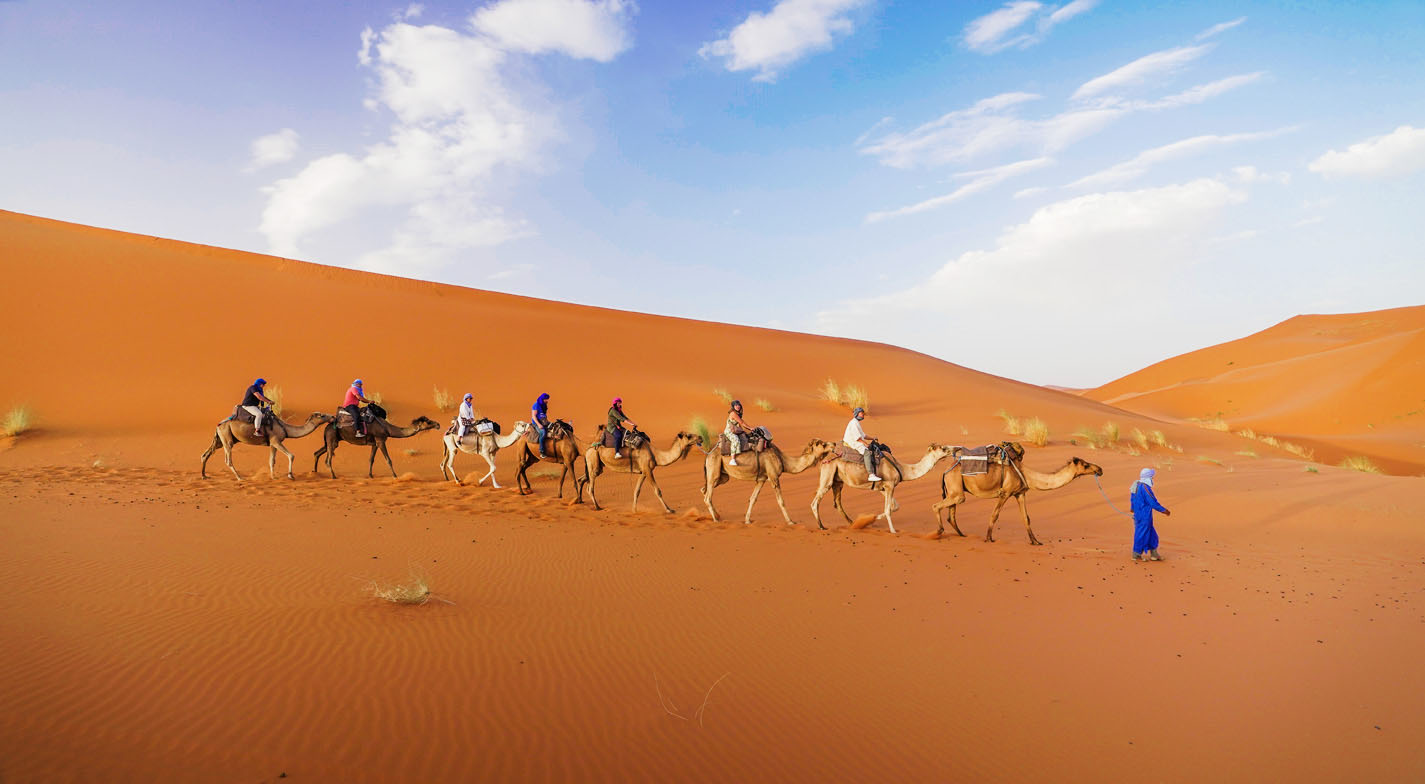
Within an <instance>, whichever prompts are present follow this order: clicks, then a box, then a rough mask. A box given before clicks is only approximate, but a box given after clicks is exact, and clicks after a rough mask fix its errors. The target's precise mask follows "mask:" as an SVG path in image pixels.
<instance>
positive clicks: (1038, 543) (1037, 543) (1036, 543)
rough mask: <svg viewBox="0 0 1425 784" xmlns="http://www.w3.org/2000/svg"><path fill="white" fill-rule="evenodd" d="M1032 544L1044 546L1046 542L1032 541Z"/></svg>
mask: <svg viewBox="0 0 1425 784" xmlns="http://www.w3.org/2000/svg"><path fill="white" fill-rule="evenodd" d="M1030 544H1032V545H1034V546H1035V547H1043V546H1044V543H1043V542H1030Z"/></svg>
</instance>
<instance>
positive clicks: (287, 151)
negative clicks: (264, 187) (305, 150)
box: [247, 128, 300, 171]
mask: <svg viewBox="0 0 1425 784" xmlns="http://www.w3.org/2000/svg"><path fill="white" fill-rule="evenodd" d="M299 139H300V137H299V136H298V135H297V132H296V131H294V130H292V129H291V128H283V129H282V130H280V131H278V132H277V133H269V134H267V135H266V136H259V137H257V138H256V139H253V140H252V159H251V160H250V161H249V162H248V165H247V170H248V171H256V170H257V169H261V168H263V167H265V166H272V165H274V164H278V163H286V162H287V161H290V160H292V159H293V158H294V157H296V155H297V147H298V146H299Z"/></svg>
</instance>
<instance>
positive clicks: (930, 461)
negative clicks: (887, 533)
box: [811, 444, 954, 533]
mask: <svg viewBox="0 0 1425 784" xmlns="http://www.w3.org/2000/svg"><path fill="white" fill-rule="evenodd" d="M953 451H954V447H950V446H941V445H940V444H931V445H930V446H928V447H926V449H925V455H924V456H922V457H921V458H920V460H918V461H917V462H915V463H912V464H911V465H908V466H905V467H902V466H901V464H900V462H899V461H897V460H896V459H895V458H893V457H891V456H890V455H886V456H884V457H883V458H881V464H880V466H879V468H878V470H879V471H880V472H881V473H880V475H881V477H882V479H881V481H879V482H876V483H875V484H872V483H871V482H868V481H866V477H867V476H868V475H867V473H866V466H865V465H864V464H862V462H861V461H860V460H859V459H858V460H856V461H854V462H853V461H850V460H842V459H840V458H833V459H831V460H828V461H826V462H824V463H822V464H821V477H820V482H819V484H818V485H817V488H816V496H815V497H814V498H812V499H811V514H812V517H815V518H816V524H817V525H818V526H820V527H821V529H822V530H826V526H825V525H822V522H821V511H820V510H819V509H818V507H819V506H820V505H821V498H822V496H824V495H826V494H827V492H828V491H830V493H831V505H832V506H834V507H836V511H838V512H840V513H841V516H842V517H844V518H846V522H847V523H850V522H851V515H849V514H847V513H846V507H844V506H842V505H841V491H842V489H843V488H845V487H854V488H856V489H858V490H877V491H879V492H880V493H881V495H883V496H885V499H886V506H885V510H884V511H882V512H881V513H880V514H878V515H876V519H877V520H879V519H881V518H882V517H884V518H886V525H888V526H890V528H891V533H895V532H896V524H895V523H893V522H891V512H893V511H895V510H897V509H899V508H900V504H897V503H896V502H895V494H896V485H898V484H900V483H901V482H910V481H912V480H915V479H919V478H921V477H922V476H925V475H926V474H927V473H929V471H930V469H932V468H934V467H935V464H936V463H938V462H940V461H941V460H944V459H945V458H947V457H949V456H950V455H951V454H952V453H953ZM878 485H879V486H878Z"/></svg>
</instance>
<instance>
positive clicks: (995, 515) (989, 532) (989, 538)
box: [985, 495, 1009, 542]
mask: <svg viewBox="0 0 1425 784" xmlns="http://www.w3.org/2000/svg"><path fill="white" fill-rule="evenodd" d="M1008 500H1009V496H1007V495H1002V496H1000V497H999V501H997V502H996V503H995V510H994V511H993V512H991V513H990V527H989V528H987V529H985V541H986V542H993V541H994V540H995V521H996V520H998V519H999V510H1000V509H1002V508H1004V502H1005V501H1008Z"/></svg>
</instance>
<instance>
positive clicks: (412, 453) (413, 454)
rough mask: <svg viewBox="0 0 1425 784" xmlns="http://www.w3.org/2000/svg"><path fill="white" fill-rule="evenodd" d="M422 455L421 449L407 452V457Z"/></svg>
mask: <svg viewBox="0 0 1425 784" xmlns="http://www.w3.org/2000/svg"><path fill="white" fill-rule="evenodd" d="M420 453H421V450H419V449H407V450H406V457H415V456H416V455H418V454H420Z"/></svg>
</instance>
